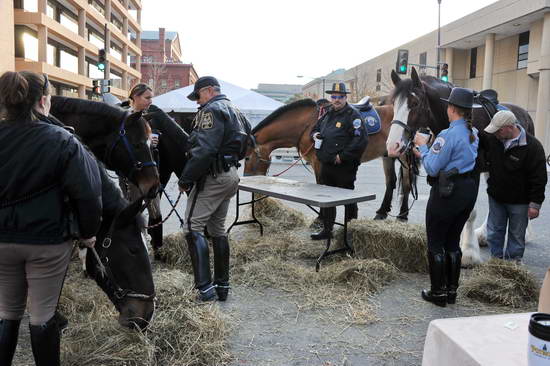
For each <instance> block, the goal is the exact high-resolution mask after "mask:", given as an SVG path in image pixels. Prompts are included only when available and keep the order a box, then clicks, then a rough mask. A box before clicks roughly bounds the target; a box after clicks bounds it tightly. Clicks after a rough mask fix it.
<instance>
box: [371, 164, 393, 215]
mask: <svg viewBox="0 0 550 366" xmlns="http://www.w3.org/2000/svg"><path fill="white" fill-rule="evenodd" d="M394 163H395V159H393V158H389V157H382V166H383V167H384V177H385V178H386V192H385V193H384V199H383V200H382V204H381V205H380V208H379V209H378V211H376V216H375V217H374V219H375V220H385V219H386V218H387V217H388V212H390V211H391V201H392V199H393V190H394V189H395V185H396V183H397V176H396V175H395V165H394Z"/></svg>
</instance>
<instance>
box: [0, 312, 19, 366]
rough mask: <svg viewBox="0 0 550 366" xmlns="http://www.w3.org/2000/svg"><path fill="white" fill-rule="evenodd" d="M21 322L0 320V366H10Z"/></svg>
mask: <svg viewBox="0 0 550 366" xmlns="http://www.w3.org/2000/svg"><path fill="white" fill-rule="evenodd" d="M20 324H21V320H8V319H0V365H2V366H11V362H12V360H13V354H14V353H15V348H16V347H17V337H18V335H19V325H20Z"/></svg>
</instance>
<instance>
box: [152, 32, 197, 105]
mask: <svg viewBox="0 0 550 366" xmlns="http://www.w3.org/2000/svg"><path fill="white" fill-rule="evenodd" d="M141 46H142V51H143V54H142V56H141V72H142V78H141V82H143V83H146V84H148V85H149V86H150V87H151V88H152V89H153V91H154V93H155V94H157V95H158V94H164V93H166V92H168V91H170V90H173V89H179V88H183V87H185V86H188V85H191V84H194V83H195V81H197V79H198V75H197V72H196V71H195V68H194V66H193V64H187V63H183V62H182V50H181V44H180V38H179V35H178V32H166V29H165V28H159V30H158V31H144V32H143V33H142V38H141Z"/></svg>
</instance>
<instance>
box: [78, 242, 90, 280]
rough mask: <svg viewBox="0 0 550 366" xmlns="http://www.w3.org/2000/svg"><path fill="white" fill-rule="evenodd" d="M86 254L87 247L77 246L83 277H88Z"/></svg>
mask: <svg viewBox="0 0 550 366" xmlns="http://www.w3.org/2000/svg"><path fill="white" fill-rule="evenodd" d="M86 254H88V248H78V258H80V262H81V263H82V272H83V273H84V277H88V272H86Z"/></svg>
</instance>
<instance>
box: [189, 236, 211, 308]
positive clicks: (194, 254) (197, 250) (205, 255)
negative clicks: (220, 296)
mask: <svg viewBox="0 0 550 366" xmlns="http://www.w3.org/2000/svg"><path fill="white" fill-rule="evenodd" d="M185 239H186V240H187V245H188V248H189V256H190V257H191V265H192V266H193V274H194V276H195V288H196V289H198V290H199V300H201V301H210V300H213V299H214V297H215V296H216V291H215V290H214V286H212V276H211V274H210V257H209V252H208V242H207V241H206V239H205V238H204V236H203V235H202V233H199V232H196V231H191V232H189V233H187V235H185Z"/></svg>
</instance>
